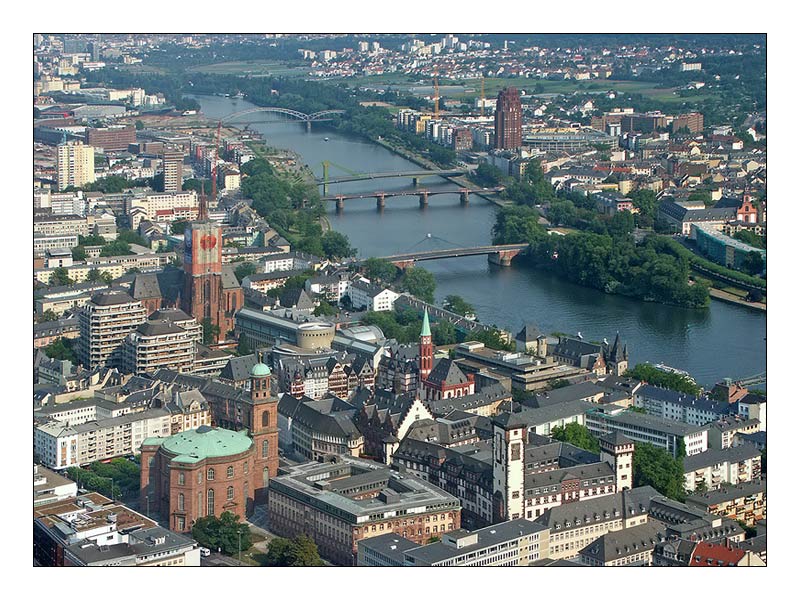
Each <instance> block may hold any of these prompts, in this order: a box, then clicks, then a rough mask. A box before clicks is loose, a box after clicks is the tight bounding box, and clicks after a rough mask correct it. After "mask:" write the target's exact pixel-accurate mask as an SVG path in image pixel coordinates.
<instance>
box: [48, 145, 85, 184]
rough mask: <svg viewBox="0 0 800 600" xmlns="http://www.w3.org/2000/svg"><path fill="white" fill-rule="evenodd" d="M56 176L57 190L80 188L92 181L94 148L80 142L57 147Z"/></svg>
mask: <svg viewBox="0 0 800 600" xmlns="http://www.w3.org/2000/svg"><path fill="white" fill-rule="evenodd" d="M56 169H57V170H56V176H57V182H58V183H57V185H58V189H59V190H63V189H65V188H67V187H69V186H73V187H76V188H80V187H83V186H85V185H86V184H87V183H92V182H93V181H94V148H93V147H92V146H86V145H84V144H83V143H82V142H66V143H63V144H59V145H58V157H57V162H56Z"/></svg>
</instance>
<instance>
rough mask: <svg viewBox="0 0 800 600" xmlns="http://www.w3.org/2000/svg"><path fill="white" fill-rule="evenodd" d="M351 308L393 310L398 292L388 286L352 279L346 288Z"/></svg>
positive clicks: (398, 295) (377, 310) (376, 310)
mask: <svg viewBox="0 0 800 600" xmlns="http://www.w3.org/2000/svg"><path fill="white" fill-rule="evenodd" d="M347 295H348V296H349V297H350V302H351V303H352V305H353V308H355V309H357V310H368V311H375V312H379V311H389V310H394V302H395V300H397V299H398V298H399V297H400V294H398V293H396V292H393V291H392V290H390V289H388V288H382V287H380V286H377V285H372V284H371V283H369V282H366V281H365V280H359V281H354V282H353V283H351V284H350V287H349V288H348V289H347Z"/></svg>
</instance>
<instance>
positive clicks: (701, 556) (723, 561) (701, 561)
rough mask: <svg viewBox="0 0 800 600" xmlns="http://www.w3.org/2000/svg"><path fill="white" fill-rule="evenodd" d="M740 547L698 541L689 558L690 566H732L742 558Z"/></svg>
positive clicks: (743, 553) (743, 552) (742, 551)
mask: <svg viewBox="0 0 800 600" xmlns="http://www.w3.org/2000/svg"><path fill="white" fill-rule="evenodd" d="M745 554H746V552H745V551H744V550H743V549H741V548H729V547H728V546H724V545H721V544H711V543H709V542H698V544H697V546H695V548H694V552H692V557H691V559H690V560H689V566H690V567H734V566H736V564H737V563H738V562H739V561H740V560H742V559H743V558H744V555H745Z"/></svg>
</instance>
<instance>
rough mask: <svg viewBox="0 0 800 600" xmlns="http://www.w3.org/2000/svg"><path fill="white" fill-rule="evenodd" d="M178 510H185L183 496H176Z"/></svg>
mask: <svg viewBox="0 0 800 600" xmlns="http://www.w3.org/2000/svg"><path fill="white" fill-rule="evenodd" d="M178 510H185V507H184V498H183V494H178Z"/></svg>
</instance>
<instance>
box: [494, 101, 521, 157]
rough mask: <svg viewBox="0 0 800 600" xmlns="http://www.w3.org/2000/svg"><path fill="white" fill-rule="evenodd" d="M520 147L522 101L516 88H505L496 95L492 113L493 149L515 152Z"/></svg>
mask: <svg viewBox="0 0 800 600" xmlns="http://www.w3.org/2000/svg"><path fill="white" fill-rule="evenodd" d="M521 145H522V101H521V100H520V99H519V91H517V88H513V87H510V88H505V89H503V90H500V93H499V94H498V95H497V108H496V110H495V113H494V147H495V148H497V149H498V150H516V149H517V148H519V147H520V146H521Z"/></svg>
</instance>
